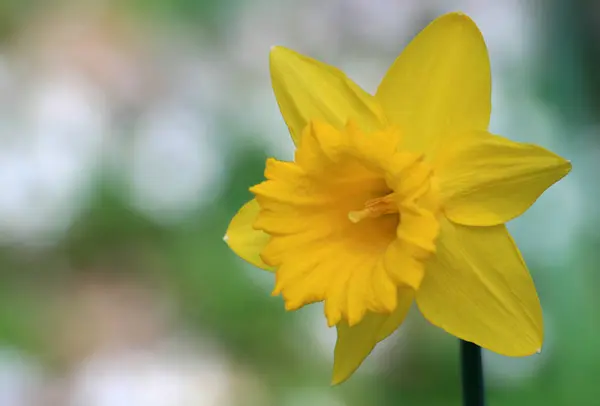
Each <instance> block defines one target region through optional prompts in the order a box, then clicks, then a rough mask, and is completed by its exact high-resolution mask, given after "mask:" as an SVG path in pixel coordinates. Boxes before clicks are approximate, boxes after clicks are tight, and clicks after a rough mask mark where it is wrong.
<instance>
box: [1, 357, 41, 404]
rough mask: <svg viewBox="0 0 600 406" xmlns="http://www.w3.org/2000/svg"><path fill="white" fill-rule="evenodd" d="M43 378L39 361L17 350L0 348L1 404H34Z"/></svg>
mask: <svg viewBox="0 0 600 406" xmlns="http://www.w3.org/2000/svg"><path fill="white" fill-rule="evenodd" d="M42 379H43V376H42V374H41V369H40V366H39V365H38V364H37V363H35V362H34V361H32V360H31V359H29V358H28V357H26V356H25V355H24V354H22V353H20V352H18V351H16V350H12V349H9V348H2V349H0V405H2V406H24V405H31V404H34V403H33V402H34V397H35V395H36V393H37V391H38V390H39V389H40V385H41V383H42Z"/></svg>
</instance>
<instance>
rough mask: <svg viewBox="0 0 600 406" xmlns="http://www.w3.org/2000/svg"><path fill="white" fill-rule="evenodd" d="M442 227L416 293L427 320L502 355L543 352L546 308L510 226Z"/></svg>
mask: <svg viewBox="0 0 600 406" xmlns="http://www.w3.org/2000/svg"><path fill="white" fill-rule="evenodd" d="M441 225H442V230H441V233H440V237H439V242H438V251H437V253H436V257H435V259H434V258H433V257H432V259H431V261H430V263H429V264H428V267H427V270H426V273H425V278H424V279H423V281H422V283H421V287H420V288H419V290H418V292H417V297H416V298H417V304H418V306H419V309H420V310H421V312H422V313H423V315H424V316H425V318H427V319H428V320H429V321H430V322H431V323H433V324H434V325H436V326H438V327H441V328H443V329H444V330H446V331H447V332H449V333H450V334H453V335H455V336H456V337H458V338H461V339H463V340H466V341H470V342H474V343H475V344H478V345H479V346H481V347H483V348H487V349H489V350H491V351H494V352H497V353H499V354H502V355H508V356H525V355H531V354H534V353H535V352H537V351H539V350H540V349H541V347H542V341H543V325H542V309H541V307H540V303H539V300H538V296H537V293H536V290H535V286H534V284H533V281H532V279H531V276H530V275H529V272H528V271H527V268H526V266H525V262H524V261H523V259H522V257H521V255H520V253H519V251H518V249H517V247H516V246H515V244H514V242H513V240H512V238H511V237H510V235H509V234H508V231H507V230H506V227H505V226H504V225H500V226H494V227H468V226H461V225H456V224H453V223H451V222H450V221H448V220H443V221H441Z"/></svg>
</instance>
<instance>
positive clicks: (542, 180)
mask: <svg viewBox="0 0 600 406" xmlns="http://www.w3.org/2000/svg"><path fill="white" fill-rule="evenodd" d="M439 155H440V158H441V159H440V160H439V162H437V163H436V164H435V166H436V173H437V174H438V179H439V187H440V194H441V197H442V201H443V202H444V210H445V213H446V216H447V217H448V218H449V219H450V220H452V221H454V222H457V223H460V224H464V225H472V226H492V225H497V224H502V223H505V222H507V221H509V220H511V219H513V218H515V217H517V216H519V215H521V214H523V212H524V211H525V210H527V209H528V208H529V206H531V205H532V204H533V203H534V202H535V201H536V200H537V198H538V197H539V196H540V195H541V194H542V193H543V192H544V191H545V190H546V189H547V188H549V187H550V186H551V185H552V184H554V183H555V182H557V181H558V180H560V179H561V178H562V177H563V176H565V175H566V174H567V173H569V171H570V170H571V163H570V162H569V161H566V160H565V159H563V158H561V157H559V156H557V155H555V154H553V153H552V152H549V151H547V150H545V149H544V148H541V147H538V146H536V145H531V144H521V143H517V142H513V141H510V140H508V139H506V138H503V137H498V136H490V135H489V134H488V133H486V132H480V133H475V134H470V135H467V136H464V137H461V138H460V139H457V140H456V142H455V145H453V146H452V147H451V148H448V149H447V150H446V149H445V150H444V152H443V155H442V152H440V154H439Z"/></svg>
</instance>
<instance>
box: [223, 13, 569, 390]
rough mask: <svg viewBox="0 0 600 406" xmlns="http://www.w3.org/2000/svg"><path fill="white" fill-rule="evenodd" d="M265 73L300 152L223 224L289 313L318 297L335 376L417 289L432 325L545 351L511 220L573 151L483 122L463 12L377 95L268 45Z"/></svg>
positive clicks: (351, 365) (476, 65)
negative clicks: (509, 135) (329, 333)
mask: <svg viewBox="0 0 600 406" xmlns="http://www.w3.org/2000/svg"><path fill="white" fill-rule="evenodd" d="M270 59H271V61H270V62H271V77H272V82H273V89H274V91H275V96H276V98H277V101H278V103H279V107H280V109H281V113H282V115H283V117H284V119H285V121H286V123H287V125H288V127H289V130H290V133H291V135H292V138H293V140H294V142H295V143H296V146H297V149H296V153H295V157H294V161H293V162H282V161H277V160H275V159H269V160H267V165H266V170H265V178H266V180H265V181H264V182H262V183H260V184H258V185H256V186H253V187H252V188H251V189H250V191H251V192H252V193H253V194H254V195H255V196H256V199H255V200H252V201H250V202H249V203H247V204H246V205H245V206H244V207H243V208H242V209H241V210H240V211H239V213H238V214H237V215H236V216H235V217H234V219H233V220H232V222H231V224H230V226H229V229H228V230H227V234H226V241H227V243H228V244H229V246H230V247H231V248H232V249H233V250H234V251H235V252H236V253H237V254H238V255H239V256H241V257H242V258H244V259H246V260H247V261H249V262H251V263H252V264H255V265H257V266H259V267H261V268H264V269H267V270H270V271H274V272H275V289H274V291H273V294H274V295H281V296H282V297H283V299H284V302H285V307H286V309H288V310H295V309H298V308H300V307H302V306H304V305H306V304H310V303H314V302H324V306H325V316H326V318H327V322H328V324H329V325H330V326H334V325H335V326H336V328H337V331H338V340H337V344H336V348H335V361H334V372H333V381H334V383H339V382H341V381H343V380H345V379H347V378H348V377H349V376H350V375H351V374H352V373H353V372H354V371H355V370H356V368H358V366H359V365H360V364H361V362H362V361H363V360H364V358H365V357H366V356H367V355H368V354H369V353H370V352H371V350H372V349H373V348H374V347H375V345H376V344H377V343H378V342H379V341H381V340H383V339H384V338H386V337H387V336H389V335H390V334H391V333H392V332H393V331H394V330H396V328H398V326H399V325H400V324H401V323H402V321H403V320H404V318H405V316H406V313H407V312H408V310H409V308H410V306H411V304H412V302H413V301H414V300H416V302H417V305H418V307H419V309H420V311H421V312H422V313H423V315H424V316H425V317H426V318H427V319H428V320H429V321H430V322H431V323H432V324H434V325H436V326H439V327H441V328H443V329H444V330H446V331H447V332H449V333H451V334H453V335H455V336H457V337H459V338H461V339H463V340H467V341H471V342H474V343H476V344H478V345H480V346H482V347H484V348H487V349H490V350H492V351H495V352H498V353H500V354H505V355H510V356H524V355H529V354H532V353H535V352H536V351H539V350H540V349H541V346H542V341H543V326H542V312H541V308H540V304H539V300H538V297H537V294H536V291H535V287H534V285H533V281H532V280H531V277H530V276H529V273H528V271H527V268H526V266H525V263H524V261H523V259H522V257H521V255H520V253H519V251H518V249H517V247H516V246H515V244H514V242H513V241H512V239H511V237H510V235H509V234H508V231H507V230H506V227H505V226H504V223H505V222H507V221H509V220H511V219H513V218H515V217H517V216H519V215H520V214H522V213H523V212H524V211H525V210H527V208H528V207H529V206H531V205H532V204H533V202H534V201H535V200H536V199H537V198H538V197H539V196H540V195H541V194H542V193H543V192H544V190H546V189H547V188H548V187H549V186H551V185H552V184H553V183H555V182H556V181H558V180H559V179H561V178H562V177H563V176H565V175H566V174H567V173H568V172H569V171H570V169H571V164H570V163H569V162H568V161H566V160H564V159H563V158H561V157H559V156H557V155H555V154H553V153H551V152H549V151H547V150H545V149H543V148H540V147H537V146H535V145H529V144H520V143H516V142H512V141H510V140H508V139H506V138H502V137H499V136H496V135H492V134H490V133H489V132H488V131H487V127H488V124H489V119H490V111H491V102H490V99H491V78H490V66H489V58H488V54H487V49H486V46H485V43H484V41H483V38H482V36H481V33H480V32H479V30H478V29H477V26H476V25H475V24H474V23H473V21H471V19H469V18H468V17H467V16H465V15H464V14H459V13H452V14H447V15H445V16H442V17H440V18H438V19H437V20H435V21H434V22H433V23H431V24H430V25H429V26H428V27H427V28H425V29H424V30H423V31H422V32H421V33H420V34H419V35H418V36H417V37H416V38H415V39H414V40H413V41H412V42H411V43H410V44H409V45H408V46H407V48H406V49H405V50H404V52H403V53H402V54H401V55H400V56H399V57H398V59H397V60H396V61H395V62H394V64H393V65H392V67H391V68H390V70H389V71H388V73H387V74H386V76H385V77H384V78H383V81H382V82H381V85H380V86H379V88H378V89H377V92H376V94H375V95H374V96H372V95H370V94H368V93H366V92H364V91H363V90H361V89H360V88H359V87H358V86H357V85H356V84H354V83H353V82H352V81H351V80H350V79H348V78H347V77H346V76H345V75H344V74H343V73H342V72H340V71H339V70H338V69H336V68H333V67H331V66H328V65H325V64H323V63H320V62H317V61H315V60H313V59H310V58H308V57H305V56H302V55H299V54H297V53H295V52H293V51H291V50H288V49H285V48H281V47H275V48H273V49H272V50H271V58H270Z"/></svg>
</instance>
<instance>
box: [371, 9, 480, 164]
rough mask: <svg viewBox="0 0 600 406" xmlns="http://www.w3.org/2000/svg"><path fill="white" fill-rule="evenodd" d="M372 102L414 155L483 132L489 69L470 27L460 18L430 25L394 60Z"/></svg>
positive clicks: (471, 24)
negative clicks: (463, 133) (454, 138)
mask: <svg viewBox="0 0 600 406" xmlns="http://www.w3.org/2000/svg"><path fill="white" fill-rule="evenodd" d="M376 98H377V99H378V100H379V101H380V103H381V105H382V106H383V109H384V111H385V113H386V116H387V118H388V120H390V121H391V122H393V123H394V124H397V125H399V126H400V128H402V129H403V130H404V132H405V137H406V138H405V143H406V144H405V145H406V147H407V148H409V149H412V150H414V151H418V152H425V153H428V154H433V153H434V151H435V150H436V146H437V144H438V142H439V140H440V139H441V138H444V137H450V136H452V135H453V133H455V132H460V131H463V130H475V129H481V130H485V129H487V127H488V124H489V120H490V111H491V74H490V63H489V57H488V53H487V48H486V46H485V42H484V40H483V37H482V35H481V33H480V32H479V29H478V28H477V26H476V25H475V23H474V22H473V21H472V20H471V19H470V18H469V17H467V16H466V15H464V14H460V13H451V14H446V15H444V16H442V17H440V18H438V19H437V20H435V21H433V22H432V23H431V24H430V25H429V26H427V27H426V28H425V29H424V30H423V31H422V32H421V33H420V34H418V35H417V36H416V37H415V38H414V39H413V40H412V42H411V43H410V44H409V45H408V46H407V47H406V48H405V49H404V51H403V52H402V54H401V55H400V56H399V57H398V59H396V61H395V62H394V64H393V65H392V67H391V68H390V70H389V71H388V72H387V74H386V75H385V77H384V78H383V81H382V82H381V85H380V86H379V89H378V90H377V94H376Z"/></svg>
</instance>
